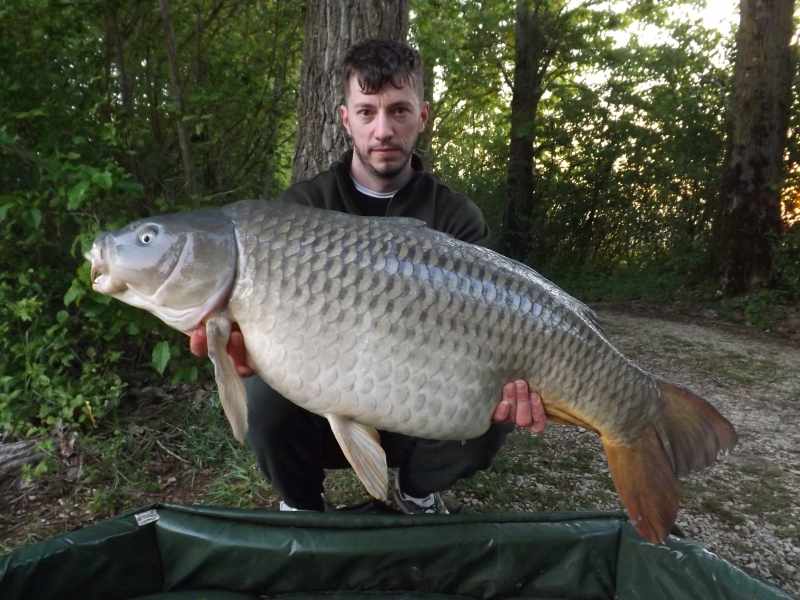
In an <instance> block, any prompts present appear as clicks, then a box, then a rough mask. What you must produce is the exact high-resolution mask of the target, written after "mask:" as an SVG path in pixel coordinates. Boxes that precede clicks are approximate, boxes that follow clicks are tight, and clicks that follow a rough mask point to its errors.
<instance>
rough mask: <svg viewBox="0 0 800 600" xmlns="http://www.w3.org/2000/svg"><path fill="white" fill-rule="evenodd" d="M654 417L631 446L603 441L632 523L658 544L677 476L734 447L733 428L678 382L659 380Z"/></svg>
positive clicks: (672, 508)
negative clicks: (659, 408)
mask: <svg viewBox="0 0 800 600" xmlns="http://www.w3.org/2000/svg"><path fill="white" fill-rule="evenodd" d="M658 387H659V389H660V390H661V393H662V396H663V399H664V403H663V410H662V413H661V416H660V418H659V420H657V421H656V422H655V423H653V424H652V425H651V426H650V427H649V428H648V429H647V431H646V432H645V433H644V435H642V436H641V437H640V438H639V439H638V440H636V441H635V442H634V443H633V444H616V443H614V442H611V441H609V440H605V439H603V445H604V447H605V450H606V456H607V457H608V465H609V467H610V469H611V477H612V478H613V479H614V485H615V486H616V488H617V493H618V494H619V496H620V498H621V499H622V502H623V503H624V504H625V508H626V509H627V510H628V515H629V516H630V518H631V521H632V522H633V525H634V527H636V529H637V531H639V533H641V534H642V535H643V536H644V537H645V538H647V539H648V540H649V541H651V542H653V543H656V542H663V541H664V540H665V539H666V537H667V535H668V533H669V529H670V527H671V526H672V524H673V523H674V522H675V519H676V517H677V516H678V477H677V475H684V474H686V473H689V472H690V471H697V470H699V469H703V468H705V467H707V466H709V465H710V464H711V463H713V462H714V461H715V460H716V459H717V458H719V457H720V456H721V455H722V454H728V453H729V452H730V451H731V450H732V449H733V447H734V446H735V445H736V442H737V436H736V432H735V431H734V429H733V426H732V425H731V424H730V423H729V422H728V420H727V419H726V418H725V417H723V416H722V415H720V414H719V413H718V412H717V410H716V409H715V408H714V407H713V406H711V405H710V404H709V403H708V402H706V401H705V400H703V399H702V398H700V397H699V396H697V395H695V394H693V393H692V392H690V391H689V390H687V389H686V388H684V387H683V386H680V385H678V384H675V383H672V382H669V381H666V380H663V379H659V380H658Z"/></svg>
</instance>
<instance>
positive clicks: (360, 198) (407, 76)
mask: <svg viewBox="0 0 800 600" xmlns="http://www.w3.org/2000/svg"><path fill="white" fill-rule="evenodd" d="M344 82H345V83H344V85H345V89H344V98H345V103H344V104H343V105H342V106H341V107H340V108H339V112H340V114H341V117H342V123H343V124H344V126H345V128H346V129H347V132H348V133H349V135H350V137H351V138H352V140H353V149H352V150H350V151H348V152H346V153H345V154H344V156H342V158H341V160H340V161H339V162H337V163H334V164H333V165H332V166H331V167H330V169H328V170H327V171H324V172H322V173H320V174H319V175H317V176H316V177H313V178H312V179H309V180H307V181H303V182H300V183H297V184H295V185H293V186H292V187H290V188H288V189H287V190H286V191H284V192H283V193H282V194H281V195H280V196H279V198H278V200H282V201H285V202H295V203H298V204H304V205H307V206H314V207H317V208H326V209H329V210H337V211H341V212H346V213H351V214H357V215H363V216H403V217H414V218H416V219H420V220H422V221H425V223H426V224H427V226H428V227H431V228H433V229H437V230H439V231H443V232H445V233H448V234H450V235H452V236H453V237H455V238H458V239H460V240H463V241H466V242H470V243H473V244H486V242H487V241H488V238H489V230H488V227H487V226H486V223H485V221H484V220H483V216H482V215H481V212H480V210H479V209H478V207H477V206H475V204H473V203H472V202H471V201H470V200H468V199H467V198H466V197H465V196H463V195H461V194H458V193H456V192H454V191H453V190H452V189H450V188H449V187H448V186H446V185H444V184H443V183H442V182H441V181H439V180H438V179H437V178H436V177H434V176H433V175H431V174H429V173H425V172H424V171H423V169H422V163H421V161H420V159H419V157H418V156H416V155H414V154H413V152H412V150H413V148H414V144H415V142H416V140H417V137H418V136H419V134H420V133H421V132H422V131H423V129H424V128H425V124H426V123H427V120H428V103H427V102H424V101H423V95H422V85H423V82H422V65H421V61H420V56H419V53H418V52H417V51H416V50H414V49H412V48H410V47H409V46H407V45H405V44H402V43H399V42H391V41H378V40H368V41H366V42H362V43H360V44H357V45H355V46H353V47H352V48H351V49H350V50H349V51H348V53H347V55H346V57H345V60H344ZM231 340H232V341H231V343H230V344H229V347H228V351H229V353H230V354H231V356H232V357H233V358H234V362H235V363H236V365H237V372H238V373H239V374H240V375H242V376H244V377H247V379H245V388H246V390H247V404H248V415H247V418H248V431H247V441H248V443H249V444H250V447H251V448H252V450H253V452H254V454H255V455H256V458H257V460H258V463H259V466H260V467H261V469H262V471H263V472H264V474H265V475H266V477H267V478H268V479H269V480H270V481H271V482H272V485H273V487H274V489H275V490H276V491H277V492H278V493H279V494H280V495H281V498H282V501H281V510H317V511H322V510H324V509H325V501H324V496H323V485H322V484H323V480H324V478H325V473H324V469H336V468H346V467H348V466H349V464H348V462H347V460H346V459H345V457H344V455H343V453H342V451H341V450H340V448H339V445H338V443H337V442H336V439H335V438H334V436H333V433H332V432H331V429H330V426H329V424H328V421H327V420H326V419H324V418H323V417H320V416H318V415H315V414H312V413H309V412H307V411H306V410H304V409H302V408H300V407H299V406H297V405H295V404H293V403H291V402H289V401H288V400H286V399H285V398H283V397H282V396H280V395H279V394H278V393H277V392H275V391H274V390H272V389H271V388H270V387H269V386H268V385H267V384H266V383H265V382H263V381H262V380H261V379H260V378H259V377H257V376H254V375H253V372H252V371H251V370H250V369H249V367H248V366H247V365H246V362H245V359H244V347H243V342H242V338H241V334H236V335H234V336H232V338H231ZM190 346H191V349H192V352H193V353H194V354H197V355H198V356H203V355H205V354H206V352H207V350H206V346H205V329H204V327H201V328H199V329H198V330H197V331H196V332H195V333H194V334H193V335H192V340H191V343H190ZM493 420H494V421H495V424H493V425H492V426H491V427H490V428H489V430H488V431H487V432H486V433H485V434H484V435H482V436H480V437H478V438H475V439H472V440H464V441H461V440H459V441H436V440H424V439H418V438H412V437H409V436H405V435H400V434H397V433H392V432H386V431H382V432H380V435H381V445H382V446H383V448H384V450H385V452H386V458H387V464H388V465H389V466H390V467H398V470H397V475H396V477H395V490H394V492H395V494H394V495H395V500H396V501H397V503H398V505H399V506H400V507H401V508H402V509H403V510H404V511H405V512H407V513H410V514H420V513H447V509H446V507H445V506H444V503H443V502H442V499H441V495H440V492H441V490H444V489H447V488H448V487H450V486H451V485H453V484H454V483H455V482H456V481H457V480H459V479H462V478H465V477H470V476H472V475H473V474H475V473H476V472H477V471H479V470H482V469H486V468H488V467H489V465H490V464H491V461H492V458H493V457H494V455H495V454H496V453H497V451H498V450H499V449H500V446H501V445H502V444H503V442H504V440H505V437H506V435H507V433H508V431H509V426H508V425H506V423H516V424H517V425H520V426H523V427H529V428H530V429H531V430H532V431H534V432H535V433H539V432H541V431H542V430H543V429H544V426H545V422H546V417H545V415H544V410H543V408H542V404H541V399H540V398H539V397H538V396H537V395H536V394H530V393H529V391H528V385H527V383H526V382H524V381H517V382H512V383H509V384H507V385H506V386H505V387H504V389H503V395H502V398H501V399H500V401H499V404H498V406H497V409H496V410H495V414H494V417H493Z"/></svg>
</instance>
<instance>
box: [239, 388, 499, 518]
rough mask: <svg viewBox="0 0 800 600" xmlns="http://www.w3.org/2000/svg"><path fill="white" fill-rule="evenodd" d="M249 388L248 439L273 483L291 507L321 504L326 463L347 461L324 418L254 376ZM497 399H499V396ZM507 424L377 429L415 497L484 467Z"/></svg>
mask: <svg viewBox="0 0 800 600" xmlns="http://www.w3.org/2000/svg"><path fill="white" fill-rule="evenodd" d="M244 384H245V389H246V390H247V424H248V429H247V443H248V444H249V445H250V448H251V449H252V450H253V453H254V454H255V455H256V460H257V461H258V465H259V466H260V467H261V470H262V471H263V472H264V475H265V476H266V477H267V479H268V480H269V481H270V482H271V483H272V487H273V488H274V489H275V491H277V492H278V494H280V496H281V498H282V499H283V501H284V502H286V504H288V505H289V506H291V507H293V508H300V509H306V510H319V511H321V510H323V509H324V505H323V502H322V497H321V494H322V492H323V487H322V482H323V480H324V479H325V472H324V469H345V468H349V467H350V463H348V462H347V459H346V458H345V456H344V454H343V453H342V450H341V448H340V447H339V444H338V442H337V441H336V438H335V437H334V435H333V432H332V431H331V428H330V425H329V424H328V420H327V419H325V418H324V417H320V416H319V415H315V414H313V413H310V412H308V411H307V410H305V409H303V408H300V407H299V406H297V405H296V404H293V403H292V402H290V401H289V400H287V399H286V398H284V397H283V396H281V395H280V394H278V392H276V391H275V390H273V389H272V388H271V387H269V386H268V385H267V384H266V383H264V381H262V380H261V378H260V377H258V376H253V377H249V378H247V379H245V380H244ZM498 401H499V400H498ZM510 430H511V426H508V425H492V426H491V427H490V428H489V430H488V431H487V432H486V433H484V434H483V435H482V436H480V437H477V438H474V439H471V440H465V441H461V440H457V441H438V440H427V439H421V438H414V437H409V436H407V435H402V434H399V433H392V432H388V431H381V432H380V436H381V446H382V447H383V449H384V451H385V452H386V461H387V464H388V466H389V467H403V468H402V470H401V471H400V478H401V479H400V487H401V489H402V490H403V492H404V493H406V494H409V495H411V496H415V497H423V496H427V495H428V494H430V493H433V492H439V491H442V490H446V489H447V488H449V487H451V486H452V485H453V484H454V483H455V482H456V481H458V480H459V479H463V478H465V477H471V476H472V475H474V474H475V473H476V472H478V471H480V470H483V469H487V468H488V467H489V465H490V464H491V462H492V459H493V458H494V456H495V454H497V451H498V450H499V449H500V447H501V446H502V445H503V442H504V441H505V438H506V435H507V434H508V432H509V431H510Z"/></svg>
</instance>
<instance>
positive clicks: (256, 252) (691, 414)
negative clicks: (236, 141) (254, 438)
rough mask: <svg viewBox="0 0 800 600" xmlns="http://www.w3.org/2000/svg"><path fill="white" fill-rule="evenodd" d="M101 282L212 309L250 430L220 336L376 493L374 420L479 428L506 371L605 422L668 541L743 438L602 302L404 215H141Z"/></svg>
mask: <svg viewBox="0 0 800 600" xmlns="http://www.w3.org/2000/svg"><path fill="white" fill-rule="evenodd" d="M86 257H87V259H88V260H90V261H91V263H92V279H93V288H94V289H95V290H97V291H98V292H102V293H104V294H109V295H111V296H113V297H115V298H118V299H120V300H122V301H123V302H127V303H128V304H131V305H133V306H137V307H139V308H143V309H145V310H148V311H150V312H151V313H153V314H155V315H156V316H158V317H159V318H161V319H162V320H163V321H164V322H166V323H167V324H169V325H170V326H172V327H174V328H176V329H178V330H180V331H183V332H186V333H187V334H190V333H191V332H192V331H193V330H194V329H195V328H196V327H197V326H199V325H200V324H201V323H205V325H206V331H207V335H208V343H209V356H210V358H211V360H212V361H213V363H214V367H215V371H216V378H217V384H218V388H219V395H220V400H221V403H222V405H223V408H224V409H225V413H226V415H227V417H228V419H229V421H230V423H231V426H232V428H233V432H234V435H235V437H236V438H237V439H238V440H239V441H243V440H244V437H245V434H246V431H247V407H246V402H245V393H244V386H243V385H242V382H241V380H240V378H239V377H238V376H237V375H236V372H235V370H234V367H233V361H232V360H231V358H230V357H229V356H228V354H227V352H226V350H225V348H226V346H227V342H228V337H229V335H230V330H231V325H232V324H233V323H238V325H239V327H240V329H241V331H242V335H243V337H244V340H245V346H246V350H247V362H248V364H249V365H250V366H251V367H252V368H253V370H254V371H256V372H257V373H258V375H259V376H261V377H262V378H263V379H264V381H265V382H267V383H268V384H269V385H270V386H271V387H273V388H274V389H275V390H277V391H278V392H280V393H281V394H283V395H284V396H286V398H288V399H289V400H291V401H292V402H295V403H296V404H298V405H300V406H302V407H303V408H306V409H308V410H309V411H312V412H314V413H317V414H320V415H323V416H325V417H326V418H327V419H328V421H329V422H330V424H331V428H332V430H333V432H334V434H335V436H336V438H337V440H338V442H339V444H340V445H341V447H342V449H343V451H344V453H345V456H347V458H348V460H349V461H350V463H351V464H352V465H353V468H354V469H355V471H356V473H357V474H358V476H359V478H360V479H361V481H362V482H363V483H364V485H365V487H366V488H367V490H368V491H369V492H370V493H371V494H372V495H374V496H376V497H378V498H382V499H385V498H386V488H387V468H386V460H385V455H384V453H383V450H382V448H381V447H380V444H379V437H378V433H377V431H376V429H384V430H389V431H395V432H399V433H404V434H408V435H412V436H416V437H422V438H431V439H451V440H457V439H467V438H472V437H476V436H479V435H481V434H482V433H483V432H485V431H486V430H487V428H488V427H489V426H490V424H491V418H492V414H493V412H494V409H495V407H496V405H497V402H498V399H499V398H500V396H501V390H502V388H503V385H504V384H505V383H507V382H508V381H513V380H516V379H524V380H527V381H528V382H529V385H530V388H531V390H532V391H534V392H536V393H538V394H539V395H540V396H541V398H542V402H543V405H544V409H545V412H546V413H547V415H548V416H549V418H550V419H552V420H555V421H558V422H561V423H566V424H571V425H578V426H581V427H585V428H587V429H591V430H594V431H596V432H597V433H599V435H600V438H601V440H602V443H603V446H604V449H605V452H606V456H607V458H608V463H609V467H610V470H611V476H612V478H613V480H614V484H615V486H616V489H617V492H618V493H619V496H620V498H621V499H622V502H623V504H624V505H625V507H626V509H627V511H628V514H629V516H630V518H631V520H632V522H633V524H634V525H635V527H636V528H637V530H638V531H639V532H640V533H641V534H642V535H643V536H644V537H645V538H647V539H648V540H650V541H653V542H659V541H663V540H664V539H665V538H666V536H667V534H668V531H669V528H670V527H671V526H672V524H673V523H674V521H675V518H676V516H677V511H678V479H677V475H682V474H685V473H688V472H690V471H694V470H697V469H702V468H704V467H706V466H708V465H709V464H711V463H712V462H713V461H714V460H716V459H717V458H718V457H719V456H720V455H721V454H727V453H728V452H729V451H730V450H731V449H732V448H733V447H734V446H735V444H736V441H737V437H736V433H735V431H734V429H733V427H732V426H731V424H730V423H729V422H728V421H727V420H726V419H725V418H724V417H722V416H721V415H720V414H719V413H718V412H717V411H716V410H715V409H714V408H713V407H712V406H711V405H710V404H709V403H708V402H706V401H705V400H703V399H702V398H700V397H698V396H696V395H695V394H693V393H692V392H690V391H689V390H687V389H686V388H684V387H682V386H680V385H678V384H675V383H672V382H669V381H666V380H664V379H662V378H659V377H657V376H655V375H653V374H651V373H648V372H647V371H644V370H643V369H641V368H639V367H637V366H636V365H635V364H633V363H632V362H631V361H630V360H628V359H627V358H626V357H624V356H623V355H622V354H621V353H620V352H618V351H617V350H616V349H615V348H614V347H613V346H612V345H611V343H610V342H609V341H608V339H607V338H606V336H605V335H604V333H603V331H602V330H601V328H600V326H599V325H598V322H597V319H596V317H595V315H594V313H593V312H592V311H591V310H590V309H589V308H587V307H586V306H585V305H583V304H582V303H580V302H579V301H578V300H576V299H575V298H572V297H571V296H569V295H568V294H566V293H565V292H564V291H562V290H561V289H559V288H558V287H556V286H555V285H554V284H552V283H551V282H549V281H548V280H546V279H544V278H543V277H541V276H540V275H539V274H538V273H536V272H535V271H533V270H532V269H530V268H528V267H526V266H525V265H523V264H521V263H518V262H516V261H513V260H510V259H508V258H506V257H504V256H501V255H499V254H497V253H495V252H492V251H491V250H487V249H485V248H480V247H477V246H473V245H471V244H467V243H464V242H460V241H458V240H455V239H453V238H451V237H449V236H447V235H445V234H443V233H439V232H437V231H434V230H431V229H428V228H426V227H425V225H424V223H422V222H420V221H416V220H413V219H407V218H388V219H379V218H367V217H357V216H353V215H347V214H343V213H337V212H330V211H325V210H320V209H313V208H308V207H302V206H296V205H289V204H283V203H274V202H266V201H258V200H244V201H241V202H237V203H234V204H231V205H229V206H226V207H223V208H220V209H212V210H205V211H196V212H191V213H182V214H174V215H165V216H159V217H155V218H152V219H144V220H141V221H137V222H135V223H132V224H131V225H128V226H127V227H125V228H123V229H120V230H118V231H115V232H111V233H104V234H101V235H100V236H98V238H97V240H96V241H95V243H94V246H93V247H92V250H91V251H90V252H89V253H87V255H86Z"/></svg>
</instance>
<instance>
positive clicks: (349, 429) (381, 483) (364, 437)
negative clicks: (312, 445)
mask: <svg viewBox="0 0 800 600" xmlns="http://www.w3.org/2000/svg"><path fill="white" fill-rule="evenodd" d="M325 418H326V419H328V422H330V424H331V430H332V431H333V435H334V436H336V441H337V442H339V446H341V448H342V452H344V455H345V457H347V460H348V461H350V464H351V465H352V466H353V469H354V470H355V472H356V475H358V478H359V479H360V480H361V483H363V484H364V487H365V488H367V491H368V492H369V493H370V494H372V496H374V497H375V498H377V499H378V500H384V501H385V500H386V498H387V487H388V484H389V475H388V472H387V467H386V453H385V452H384V451H383V448H382V447H381V444H380V439H381V438H380V435H379V434H378V431H377V430H376V429H375V428H374V427H369V426H367V425H362V424H361V423H356V422H355V421H353V420H352V419H348V418H347V417H342V416H339V415H334V414H331V413H328V414H326V415H325Z"/></svg>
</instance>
